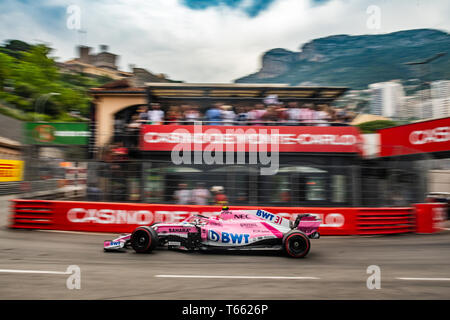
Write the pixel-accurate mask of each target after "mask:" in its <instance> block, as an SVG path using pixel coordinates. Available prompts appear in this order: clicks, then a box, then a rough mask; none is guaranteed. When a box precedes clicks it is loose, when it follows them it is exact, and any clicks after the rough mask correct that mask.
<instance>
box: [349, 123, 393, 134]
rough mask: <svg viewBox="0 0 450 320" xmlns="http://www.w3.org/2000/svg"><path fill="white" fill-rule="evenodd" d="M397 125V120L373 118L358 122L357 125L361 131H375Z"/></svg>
mask: <svg viewBox="0 0 450 320" xmlns="http://www.w3.org/2000/svg"><path fill="white" fill-rule="evenodd" d="M396 125H398V124H397V122H395V121H391V120H375V121H368V122H364V123H361V124H358V125H357V127H358V128H359V129H360V130H361V132H362V133H376V132H377V130H379V129H384V128H388V127H394V126H396Z"/></svg>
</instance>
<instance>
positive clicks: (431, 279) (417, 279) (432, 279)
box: [395, 278, 450, 281]
mask: <svg viewBox="0 0 450 320" xmlns="http://www.w3.org/2000/svg"><path fill="white" fill-rule="evenodd" d="M395 279H399V280H411V281H450V278H395Z"/></svg>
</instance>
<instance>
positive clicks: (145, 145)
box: [140, 125, 362, 153]
mask: <svg viewBox="0 0 450 320" xmlns="http://www.w3.org/2000/svg"><path fill="white" fill-rule="evenodd" d="M174 148H175V149H177V148H178V149H182V150H184V151H206V150H215V151H223V152H258V151H261V149H262V148H267V149H264V150H267V151H278V152H320V153H322V152H333V153H340V152H345V153H361V152H362V138H361V136H360V133H359V131H358V129H357V128H355V127H351V126H342V127H330V126H201V125H198V126H194V125H192V126H189V125H183V126H179V125H143V126H142V127H141V139H140V149H141V150H143V151H172V150H174Z"/></svg>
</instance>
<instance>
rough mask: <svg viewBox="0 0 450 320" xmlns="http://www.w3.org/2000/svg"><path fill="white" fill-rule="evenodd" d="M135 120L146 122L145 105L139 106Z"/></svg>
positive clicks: (146, 109)
mask: <svg viewBox="0 0 450 320" xmlns="http://www.w3.org/2000/svg"><path fill="white" fill-rule="evenodd" d="M137 121H138V122H139V123H141V124H143V123H146V122H147V121H148V108H147V107H146V106H141V107H139V109H138V120H137Z"/></svg>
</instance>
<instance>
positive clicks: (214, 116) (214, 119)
mask: <svg viewBox="0 0 450 320" xmlns="http://www.w3.org/2000/svg"><path fill="white" fill-rule="evenodd" d="M221 106H222V103H215V104H213V106H212V107H211V108H210V109H208V111H206V114H205V120H206V121H208V122H207V123H206V124H207V125H210V126H220V125H221V124H222V110H221Z"/></svg>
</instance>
